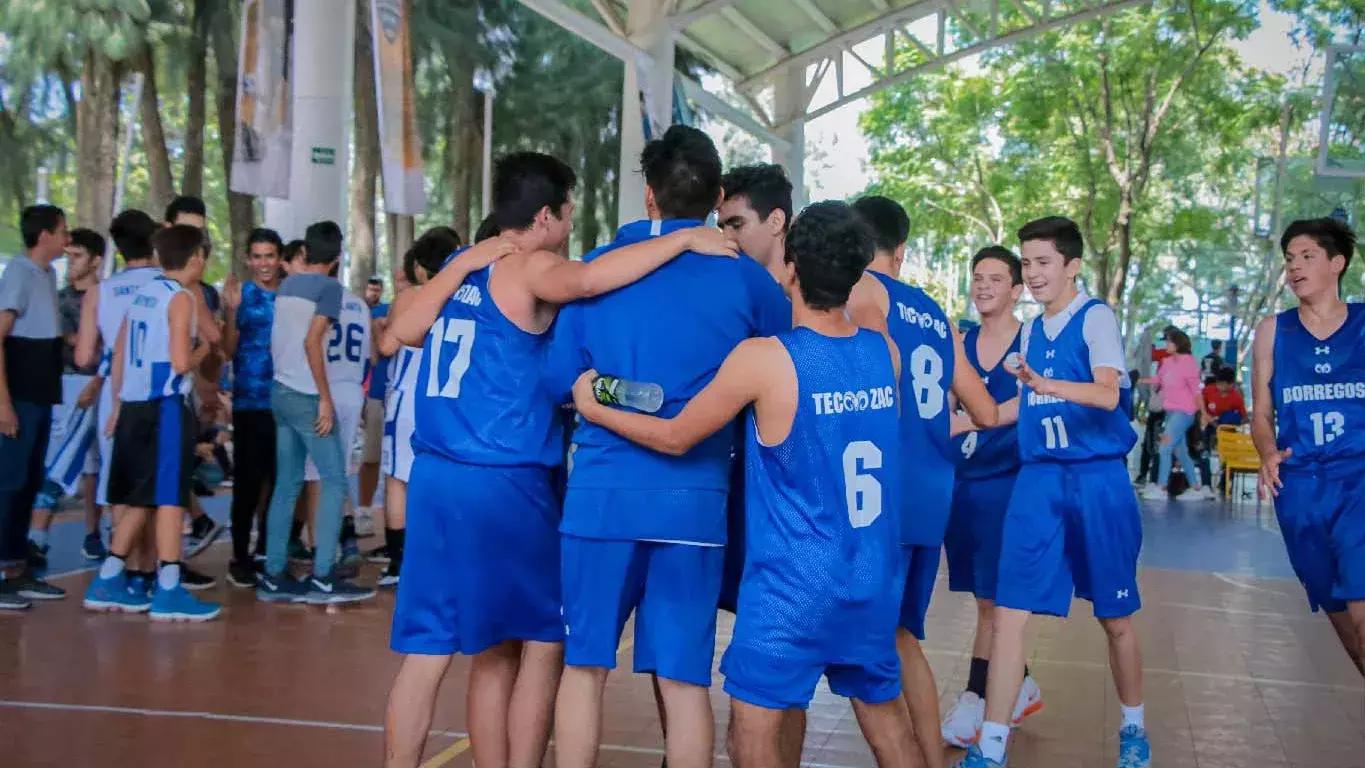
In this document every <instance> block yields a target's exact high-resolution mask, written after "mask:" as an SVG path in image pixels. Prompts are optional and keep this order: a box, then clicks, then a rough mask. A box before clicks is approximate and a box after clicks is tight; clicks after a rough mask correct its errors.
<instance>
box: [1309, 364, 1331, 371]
mask: <svg viewBox="0 0 1365 768" xmlns="http://www.w3.org/2000/svg"><path fill="white" fill-rule="evenodd" d="M1313 370H1314V371H1316V372H1318V373H1331V372H1332V364H1331V363H1318V364H1317V365H1315V366H1313Z"/></svg>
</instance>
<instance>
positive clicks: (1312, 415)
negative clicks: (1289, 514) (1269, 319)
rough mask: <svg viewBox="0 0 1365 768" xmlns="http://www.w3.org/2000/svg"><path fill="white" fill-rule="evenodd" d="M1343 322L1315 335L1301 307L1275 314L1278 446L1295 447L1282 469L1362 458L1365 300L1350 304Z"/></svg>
mask: <svg viewBox="0 0 1365 768" xmlns="http://www.w3.org/2000/svg"><path fill="white" fill-rule="evenodd" d="M1346 313H1347V314H1346V322H1345V323H1343V324H1342V326H1341V327H1340V328H1338V329H1337V330H1336V331H1335V332H1334V333H1333V334H1332V335H1331V336H1328V337H1327V338H1325V339H1318V338H1317V337H1315V336H1314V335H1313V334H1311V333H1309V332H1308V329H1307V328H1305V327H1304V325H1303V321H1302V320H1300V319H1299V310H1298V309H1297V308H1296V309H1290V310H1286V311H1284V312H1281V313H1280V314H1279V316H1278V317H1276V318H1275V367H1274V369H1273V370H1274V372H1275V373H1274V376H1273V377H1272V378H1271V381H1270V392H1271V394H1272V395H1273V397H1274V399H1275V422H1276V424H1278V425H1279V436H1278V438H1277V440H1276V445H1278V446H1279V448H1280V449H1281V450H1283V449H1285V448H1289V449H1291V450H1292V451H1293V453H1291V454H1290V456H1289V458H1288V459H1286V460H1285V462H1284V466H1286V467H1307V466H1313V465H1315V464H1321V463H1323V462H1335V461H1340V460H1342V459H1358V458H1359V457H1361V456H1365V304H1349V305H1347V308H1346Z"/></svg>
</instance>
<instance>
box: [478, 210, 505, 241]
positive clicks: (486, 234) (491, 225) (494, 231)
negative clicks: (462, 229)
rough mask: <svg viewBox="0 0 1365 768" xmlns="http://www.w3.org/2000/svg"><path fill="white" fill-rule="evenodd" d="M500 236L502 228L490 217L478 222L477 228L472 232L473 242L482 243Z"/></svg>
mask: <svg viewBox="0 0 1365 768" xmlns="http://www.w3.org/2000/svg"><path fill="white" fill-rule="evenodd" d="M501 234H502V227H499V226H498V222H496V221H494V220H493V217H492V216H489V217H488V218H486V219H484V220H483V221H481V222H479V228H478V229H477V230H475V231H474V242H476V243H482V242H483V241H485V240H487V239H488V238H490V237H497V236H498V235H501Z"/></svg>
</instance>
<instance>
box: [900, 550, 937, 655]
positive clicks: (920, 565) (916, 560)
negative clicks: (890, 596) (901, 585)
mask: <svg viewBox="0 0 1365 768" xmlns="http://www.w3.org/2000/svg"><path fill="white" fill-rule="evenodd" d="M902 549H903V550H904V552H905V559H906V563H907V565H908V566H909V570H908V572H907V573H906V576H905V593H904V594H903V595H902V597H901V617H900V626H901V628H902V629H907V630H909V631H910V634H912V635H914V636H915V637H916V638H918V639H919V640H924V617H925V616H927V615H929V601H930V600H932V599H933V597H934V580H935V579H937V578H938V551H939V548H938V547H917V546H914V545H908V546H905V547H902Z"/></svg>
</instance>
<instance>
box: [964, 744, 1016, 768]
mask: <svg viewBox="0 0 1365 768" xmlns="http://www.w3.org/2000/svg"><path fill="white" fill-rule="evenodd" d="M1008 761H1009V758H1008V757H1006V758H1005V759H1004V760H1002V761H1000V762H998V763H997V762H996V761H994V760H989V759H987V758H986V756H985V755H983V754H981V747H979V746H977V745H975V744H973V745H971V746H970V747H968V748H967V754H965V755H963V756H962V759H961V760H959V761H957V764H956V765H954V766H953V768H1005V763H1006V762H1008Z"/></svg>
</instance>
